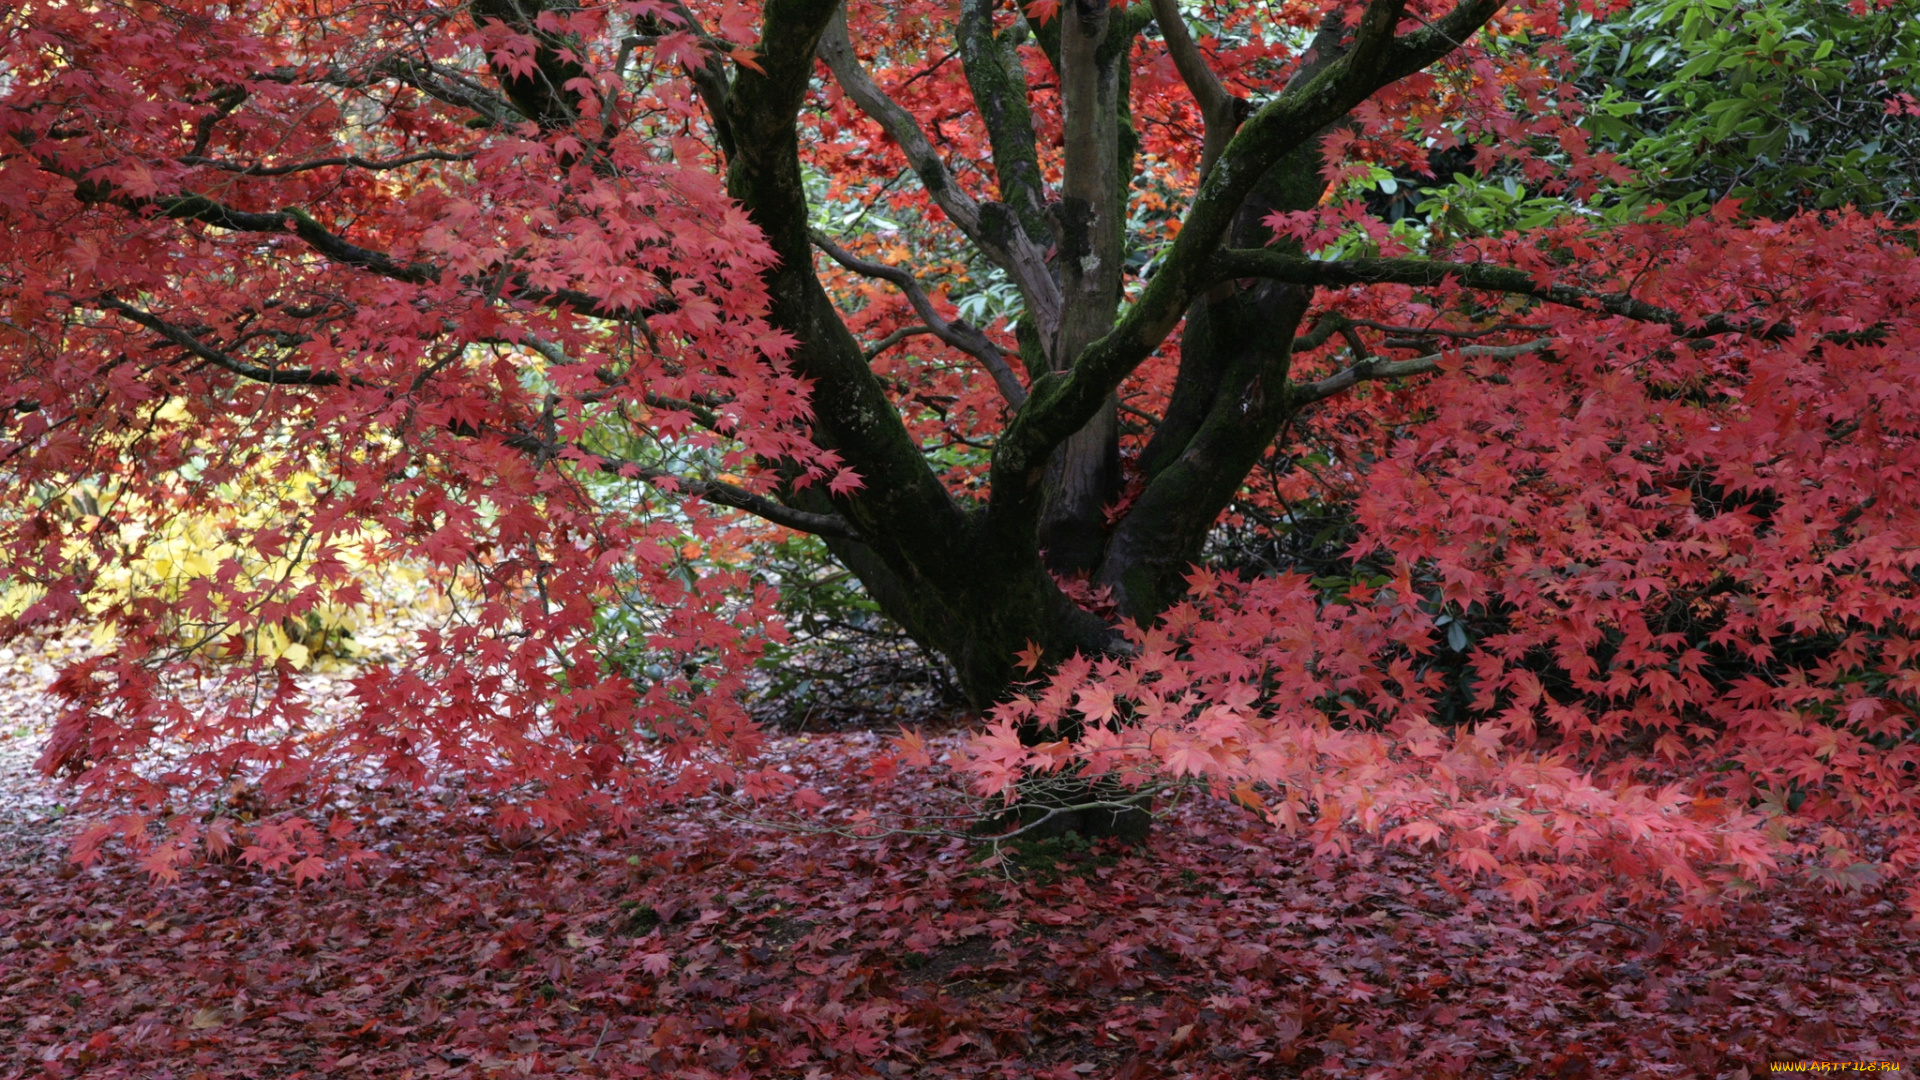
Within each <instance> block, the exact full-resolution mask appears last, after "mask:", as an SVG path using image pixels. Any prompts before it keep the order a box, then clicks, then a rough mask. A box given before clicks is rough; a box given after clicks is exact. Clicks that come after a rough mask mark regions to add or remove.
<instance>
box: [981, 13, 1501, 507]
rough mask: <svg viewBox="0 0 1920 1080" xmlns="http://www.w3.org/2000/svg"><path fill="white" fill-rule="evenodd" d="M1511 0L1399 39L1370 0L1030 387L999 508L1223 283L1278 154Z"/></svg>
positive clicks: (1002, 471) (1263, 114)
mask: <svg viewBox="0 0 1920 1080" xmlns="http://www.w3.org/2000/svg"><path fill="white" fill-rule="evenodd" d="M1503 2H1504V0H1462V2H1461V3H1460V4H1459V6H1457V7H1456V8H1454V10H1453V11H1452V12H1451V13H1449V14H1448V15H1447V16H1445V17H1444V18H1442V19H1440V20H1438V21H1437V22H1436V23H1435V24H1434V25H1433V26H1430V27H1428V28H1427V29H1425V30H1422V31H1419V32H1416V33H1414V34H1410V35H1408V36H1407V37H1406V38H1403V39H1401V40H1400V41H1397V42H1396V41H1394V40H1393V31H1394V27H1395V24H1396V23H1397V22H1398V21H1399V18H1400V14H1401V12H1402V10H1403V8H1404V3H1403V2H1402V0H1370V2H1369V3H1368V5H1367V7H1366V9H1365V11H1364V12H1363V13H1362V16H1361V20H1360V25H1359V28H1358V32H1357V33H1356V34H1355V38H1354V42H1353V45H1352V47H1351V48H1350V49H1349V50H1348V51H1347V52H1346V53H1344V54H1343V55H1341V56H1340V58H1339V59H1337V60H1334V61H1333V62H1332V63H1329V64H1328V65H1327V66H1326V67H1324V68H1323V69H1321V70H1320V71H1319V72H1318V73H1317V74H1315V75H1314V76H1313V77H1312V78H1310V79H1308V80H1306V81H1305V82H1304V83H1302V84H1300V85H1298V86H1295V87H1292V88H1290V89H1288V90H1287V91H1286V92H1285V93H1282V94H1281V95H1279V96H1278V97H1276V98H1274V99H1273V100H1271V101H1269V102H1268V103H1267V104H1265V105H1263V106H1261V108H1260V109H1259V110H1258V111H1256V112H1255V113H1254V114H1253V115H1252V116H1251V117H1249V118H1248V119H1247V120H1246V121H1245V122H1243V123H1242V124H1241V125H1240V129H1239V130H1238V131H1237V132H1236V133H1235V134H1234V137H1233V138H1232V139H1231V140H1230V141H1229V142H1228V143H1227V147H1226V149H1225V150H1223V151H1222V152H1221V155H1220V160H1219V161H1217V162H1215V163H1214V168H1213V170H1212V171H1211V172H1209V173H1208V174H1207V176H1206V178H1205V179H1204V180H1203V181H1202V182H1201V185H1200V190H1199V192H1198V193H1197V194H1196V196H1195V198H1194V201H1193V204H1192V207H1191V209H1189V210H1188V212H1187V216H1186V218H1185V220H1184V221H1183V223H1182V225H1181V229H1180V233H1179V235H1178V236H1177V237H1176V238H1175V239H1174V242H1173V246H1172V247H1171V249H1170V250H1169V251H1168V253H1167V257H1166V260H1165V261H1164V262H1163V263H1162V264H1161V268H1160V270H1159V272H1158V273H1156V274H1155V275H1154V276H1153V278H1152V279H1151V280H1150V281H1148V282H1147V287H1146V289H1145V290H1143V291H1142V292H1141V294H1140V296H1139V297H1138V298H1137V299H1136V300H1135V301H1134V303H1133V305H1132V306H1131V307H1130V308H1128V309H1127V312H1126V314H1125V315H1124V316H1123V317H1122V318H1121V319H1120V321H1119V323H1118V324H1117V325H1115V327H1114V328H1113V330H1112V331H1111V332H1109V333H1108V334H1106V335H1105V336H1104V337H1102V338H1101V339H1100V340H1099V341H1096V342H1094V343H1092V344H1091V345H1089V346H1088V347H1087V348H1086V349H1085V350H1084V351H1083V352H1082V353H1081V355H1080V356H1079V357H1077V358H1075V360H1074V362H1073V365H1072V368H1071V369H1070V370H1068V371H1065V372H1051V373H1048V374H1046V375H1043V376H1041V377H1040V378H1038V379H1035V380H1034V383H1033V385H1032V386H1031V387H1029V394H1030V395H1031V396H1030V400H1029V401H1028V404H1027V407H1026V408H1024V409H1022V410H1021V411H1020V414H1019V415H1018V416H1017V417H1015V419H1014V422H1013V423H1012V424H1010V425H1009V426H1008V428H1007V432H1006V435H1005V437H1003V438H1002V439H1001V440H1000V442H999V443H998V444H997V445H996V446H995V451H994V458H995V460H994V468H993V476H994V499H995V502H996V504H999V503H1002V502H1003V501H1004V499H1003V495H1004V498H1007V499H1014V500H1024V499H1025V498H1026V497H1027V496H1026V493H1025V491H1024V487H1025V485H1024V483H1023V482H1022V481H1020V480H1019V479H1018V478H1020V477H1025V476H1028V475H1032V474H1033V470H1034V469H1035V467H1036V465H1037V464H1038V463H1039V462H1041V461H1042V460H1044V458H1045V457H1046V456H1047V455H1048V454H1050V453H1051V452H1052V450H1053V448H1054V447H1055V446H1057V445H1059V443H1060V442H1061V441H1062V440H1064V439H1066V438H1067V437H1068V436H1069V435H1071V434H1072V433H1073V432H1075V431H1077V430H1079V429H1080V427H1081V426H1082V425H1083V424H1085V423H1086V422H1087V420H1088V419H1090V418H1091V417H1092V416H1093V415H1094V414H1095V413H1096V412H1097V411H1098V410H1099V409H1100V408H1101V407H1102V405H1103V403H1104V402H1105V401H1106V398H1107V395H1108V394H1110V393H1112V392H1113V390H1114V388H1115V387H1117V386H1119V385H1120V381H1121V380H1122V379H1124V378H1125V377H1126V376H1127V374H1128V373H1129V372H1131V371H1132V370H1133V369H1134V368H1135V367H1137V366H1138V365H1139V364H1140V363H1142V362H1143V361H1145V360H1146V359H1147V357H1149V356H1151V355H1153V353H1154V350H1156V349H1158V348H1159V347H1160V343H1161V342H1163V341H1164V340H1166V337H1167V335H1168V334H1169V333H1171V332H1172V330H1173V328H1174V327H1175V326H1176V325H1178V324H1179V322H1180V319H1181V317H1182V316H1183V315H1184V314H1185V313H1186V309H1187V306H1188V304H1189V303H1191V302H1192V300H1193V299H1194V297H1195V296H1197V295H1199V293H1200V291H1201V290H1203V289H1204V288H1206V287H1207V286H1209V285H1211V284H1213V283H1215V282H1218V281H1220V280H1223V275H1219V274H1215V273H1212V272H1211V271H1210V266H1211V264H1212V262H1213V259H1214V254H1215V252H1216V251H1217V249H1218V245H1219V243H1220V240H1221V237H1223V236H1224V235H1225V234H1226V232H1227V230H1228V229H1229V228H1230V227H1231V226H1232V224H1233V220H1234V217H1235V215H1236V214H1238V212H1239V210H1240V207H1241V204H1242V203H1243V202H1244V200H1245V199H1246V197H1247V195H1248V194H1249V193H1250V192H1251V191H1252V190H1253V189H1254V187H1255V185H1256V184H1258V183H1259V182H1260V180H1261V178H1262V177H1263V176H1265V175H1266V173H1267V171H1268V170H1269V169H1271V168H1272V167H1273V165H1274V164H1275V163H1276V162H1278V161H1279V160H1280V159H1281V158H1282V157H1284V156H1286V155H1287V154H1288V153H1290V152H1292V151H1293V150H1295V149H1296V148H1298V147H1299V146H1301V145H1303V144H1304V143H1305V142H1306V141H1307V140H1308V139H1310V138H1312V137H1313V136H1314V134H1315V133H1316V132H1319V131H1321V130H1322V129H1324V128H1325V127H1326V126H1327V125H1329V124H1331V123H1334V122H1335V121H1337V120H1339V119H1340V118H1341V117H1343V116H1346V115H1347V114H1348V113H1349V112H1350V111H1351V110H1352V109H1353V108H1354V106H1356V105H1358V104H1360V103H1361V102H1362V101H1365V100H1366V99H1367V98H1368V97H1369V96H1371V95H1372V94H1373V93H1374V91H1376V90H1378V89H1380V88H1381V87H1383V86H1386V85H1388V84H1390V83H1392V82H1394V81H1395V80H1397V79H1399V78H1401V77H1403V76H1404V75H1406V74H1410V73H1411V72H1413V71H1417V70H1420V69H1421V68H1423V67H1425V66H1426V65H1427V64H1430V63H1432V62H1434V61H1436V60H1438V59H1440V58H1441V57H1442V56H1445V55H1446V54H1447V53H1448V52H1449V51H1451V50H1452V49H1453V48H1454V47H1455V43H1456V42H1459V41H1464V40H1466V39H1467V37H1469V36H1470V35H1471V34H1472V32H1473V31H1474V30H1475V29H1476V28H1478V27H1479V26H1480V25H1482V24H1484V23H1485V22H1486V21H1487V20H1488V19H1490V18H1492V17H1493V15H1494V13H1495V12H1497V11H1498V10H1499V9H1500V7H1501V5H1502V3H1503ZM1225 276H1231V275H1225ZM1240 276H1242V277H1254V276H1260V275H1255V274H1242V275H1240ZM1009 512H1013V511H1012V510H1011V507H1010V509H1009Z"/></svg>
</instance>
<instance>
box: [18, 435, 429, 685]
mask: <svg viewBox="0 0 1920 1080" xmlns="http://www.w3.org/2000/svg"><path fill="white" fill-rule="evenodd" d="M174 408H176V406H175V405H174V404H172V403H170V404H169V405H167V406H165V407H164V408H162V409H161V410H160V411H159V414H158V415H159V416H160V418H161V419H167V410H168V409H174ZM287 464H288V463H287V462H285V461H284V460H276V459H275V458H274V457H273V455H272V454H271V452H263V453H261V454H260V455H259V456H258V457H256V459H255V461H254V463H253V465H254V467H253V468H252V469H251V470H250V471H249V472H247V473H246V474H244V476H243V477H242V478H241V479H240V480H237V481H234V482H232V483H228V484H222V485H219V486H218V488H217V489H216V492H215V497H214V498H212V499H203V500H201V501H198V502H195V503H193V504H190V505H185V506H172V505H157V504H155V503H154V502H151V501H148V500H143V499H141V498H137V497H134V496H132V495H130V494H128V493H127V492H125V491H123V490H114V489H113V488H111V487H108V488H107V489H105V490H103V489H102V488H101V487H100V486H96V485H93V484H78V485H76V486H74V487H73V488H71V489H69V490H68V491H67V492H66V494H65V496H64V498H63V502H64V505H65V508H66V510H67V511H68V513H69V514H70V515H71V516H72V518H73V519H74V523H75V524H76V525H78V526H79V527H80V528H78V529H77V530H76V533H77V534H80V535H79V536H78V537H77V538H75V539H73V540H70V541H68V545H67V552H66V554H67V556H68V558H70V559H72V560H74V561H75V563H76V564H77V565H88V566H90V568H91V569H92V571H93V575H94V576H93V578H92V580H91V583H90V584H91V587H90V588H89V589H88V591H87V594H86V604H87V607H88V609H89V610H90V611H91V612H93V613H94V615H95V616H96V617H98V618H99V621H98V622H96V623H95V625H94V627H93V630H92V637H93V644H94V645H95V647H96V648H100V649H105V648H109V647H111V646H112V644H113V643H114V641H115V639H116V637H117V629H116V627H115V624H114V622H113V620H112V619H110V618H108V617H107V616H108V614H109V612H110V611H112V610H113V609H114V608H116V607H119V606H122V605H125V604H127V603H129V602H132V601H141V600H158V601H160V602H161V603H162V604H163V605H164V606H165V608H166V609H167V611H166V614H165V615H164V616H163V626H164V627H165V629H166V631H167V632H168V634H169V635H170V637H171V638H172V640H173V641H174V642H175V643H176V644H177V645H178V646H179V647H181V648H182V649H186V650H188V651H190V652H193V653H196V654H199V655H203V656H207V657H210V658H233V657H238V656H247V655H251V656H257V657H259V658H261V659H262V660H265V661H267V662H269V663H271V662H274V661H278V660H285V661H287V662H288V663H289V664H291V665H292V666H293V667H294V668H296V669H299V670H309V669H311V670H318V671H326V670H333V669H335V668H337V667H338V666H339V665H340V663H342V662H343V661H347V660H351V659H353V658H355V657H356V656H357V655H358V652H357V650H356V647H355V644H354V633H355V632H356V631H357V630H359V629H360V628H361V627H362V626H363V625H364V623H365V622H366V620H367V617H368V616H369V614H370V611H369V603H368V602H363V603H356V604H352V605H345V604H338V603H331V602H324V601H323V602H318V603H311V604H309V605H307V606H305V607H304V608H301V609H297V610H295V611H294V612H292V613H290V614H289V615H288V616H287V617H285V618H280V619H276V620H264V619H262V618H260V617H259V614H258V612H259V609H260V608H261V606H262V605H263V604H265V603H286V602H289V601H291V600H293V599H294V598H295V597H296V596H297V595H298V594H299V593H300V592H301V590H303V589H305V588H307V587H308V586H311V585H314V584H315V580H314V578H313V577H312V576H311V575H310V573H309V569H310V566H311V562H312V558H313V556H314V554H315V553H316V549H317V547H318V546H319V545H318V544H317V543H316V542H314V541H313V540H312V539H311V538H310V537H303V535H302V534H301V533H300V532H299V531H298V529H299V526H300V524H301V523H302V522H303V521H304V520H305V519H306V517H307V515H306V513H304V511H306V510H308V509H310V508H311V507H313V505H314V503H315V495H316V493H317V492H318V491H319V490H320V487H321V482H320V480H319V479H318V477H317V476H315V475H314V474H313V473H312V472H309V471H306V470H297V469H296V470H290V469H288V468H286V465H287ZM274 526H279V527H280V528H282V529H283V530H285V531H286V533H287V534H288V539H287V542H286V543H285V545H284V549H283V550H282V552H281V553H280V554H277V555H273V556H271V557H270V556H267V555H264V554H262V552H261V551H260V550H258V547H256V545H255V541H256V539H257V538H258V537H259V536H260V535H261V534H262V533H263V532H265V531H267V530H269V529H271V528H272V527H274ZM102 530H104V533H103V532H102ZM103 539H104V541H105V546H106V547H107V548H109V549H111V550H112V551H114V552H116V553H117V557H114V558H109V559H105V560H100V559H99V558H98V555H99V552H100V550H101V546H102V545H101V541H102V540H103ZM377 539H378V537H377V536H371V535H369V534H367V533H365V532H363V533H361V534H358V535H356V536H353V537H347V538H340V537H336V538H334V539H333V541H332V543H331V547H332V548H333V549H334V550H333V554H334V555H335V557H336V558H338V560H339V561H340V563H342V564H344V565H345V566H346V567H347V569H348V573H349V575H350V577H351V579H352V580H354V581H355V582H356V583H358V584H363V585H364V586H365V591H367V592H369V593H373V594H374V599H373V601H370V602H377V600H378V598H379V597H381V596H386V597H396V598H397V596H398V594H397V593H396V587H397V588H398V590H399V593H406V592H411V591H413V590H415V589H417V588H419V587H421V586H424V585H425V584H426V582H425V580H424V578H425V575H424V574H422V573H421V572H420V571H419V570H418V569H415V568H411V567H406V566H384V565H383V566H382V567H381V569H380V572H379V574H378V575H377V579H376V576H375V575H372V574H369V573H368V572H367V571H368V567H367V565H366V564H365V563H364V562H363V561H362V559H361V557H360V554H361V553H360V549H361V547H362V546H363V543H364V542H365V541H368V540H377ZM376 585H377V590H376V588H375V586H376ZM318 591H319V592H320V594H321V595H323V596H324V595H326V594H327V593H329V592H331V591H332V590H331V588H329V587H323V588H322V589H320V590H318ZM44 594H45V590H44V589H43V588H41V587H40V586H38V585H34V584H30V583H25V582H19V581H0V615H18V614H20V613H22V612H23V611H25V610H26V609H27V608H28V607H29V606H31V605H32V604H33V603H34V602H35V601H37V600H38V599H40V598H41V596H43V595H44ZM195 597H197V598H198V604H197V605H192V604H190V601H191V600H192V599H193V598H195ZM409 599H410V598H409ZM190 606H193V607H196V610H193V611H192V612H191V613H190V612H189V607H190ZM209 608H210V610H209Z"/></svg>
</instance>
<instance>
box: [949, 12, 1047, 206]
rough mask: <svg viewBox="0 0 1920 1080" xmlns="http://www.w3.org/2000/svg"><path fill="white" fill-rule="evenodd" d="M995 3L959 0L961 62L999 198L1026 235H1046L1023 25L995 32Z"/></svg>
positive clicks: (1041, 179) (1041, 177) (1043, 187)
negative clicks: (1023, 58)
mask: <svg viewBox="0 0 1920 1080" xmlns="http://www.w3.org/2000/svg"><path fill="white" fill-rule="evenodd" d="M997 6H998V4H997V2H996V0H961V3H960V21H959V23H958V25H957V26H956V27H955V35H956V37H957V38H958V39H959V46H960V62H961V66H962V67H963V68H964V69H965V71H966V76H967V89H968V91H969V92H971V94H972V95H973V104H974V107H975V108H976V109H978V110H979V114H980V120H981V122H982V123H984V124H985V125H986V128H987V138H988V141H989V142H990V143H991V145H992V147H993V171H994V177H995V179H997V180H998V181H999V184H1000V198H1001V200H1002V201H1004V202H1006V203H1008V204H1009V205H1011V206H1012V207H1013V208H1014V213H1015V214H1016V215H1017V216H1018V217H1019V223H1020V227H1021V228H1023V229H1024V230H1025V231H1026V233H1027V235H1028V236H1029V237H1044V236H1046V235H1047V234H1048V229H1047V219H1046V203H1047V196H1046V183H1045V180H1044V179H1043V176H1042V173H1041V170H1040V153H1039V149H1038V147H1037V145H1036V143H1035V140H1034V134H1033V111H1032V107H1031V105H1030V104H1029V103H1028V100H1027V98H1028V95H1029V93H1030V90H1029V88H1028V86H1027V73H1026V69H1025V68H1024V67H1023V66H1022V64H1021V60H1020V51H1019V45H1018V42H1019V40H1020V38H1023V37H1024V36H1025V33H1024V32H1025V29H1026V24H1025V23H1015V24H1014V26H1015V27H1016V28H1017V30H1018V31H1019V33H1018V34H1016V35H1015V36H1012V37H1007V38H1001V37H996V36H995V35H994V32H993V12H994V9H995V8H996V7H997Z"/></svg>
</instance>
